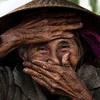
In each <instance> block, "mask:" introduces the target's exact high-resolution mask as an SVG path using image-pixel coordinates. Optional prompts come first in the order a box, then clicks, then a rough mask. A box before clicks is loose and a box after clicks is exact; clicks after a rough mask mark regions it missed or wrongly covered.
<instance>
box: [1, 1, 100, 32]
mask: <svg viewBox="0 0 100 100" xmlns="http://www.w3.org/2000/svg"><path fill="white" fill-rule="evenodd" d="M48 7H49V8H53V9H54V8H65V9H66V8H69V9H75V10H78V11H81V12H85V14H89V16H93V18H94V19H95V18H97V20H98V24H100V18H99V16H98V15H97V14H94V13H93V12H91V11H89V10H87V9H85V8H83V7H80V6H78V5H76V4H74V3H71V2H70V1H68V0H32V1H31V2H29V3H27V4H25V5H23V6H21V7H19V8H17V9H15V10H13V11H12V12H10V13H8V14H6V15H5V16H3V17H1V18H0V34H2V33H3V32H5V31H6V30H7V29H9V28H11V27H13V26H15V25H16V24H18V23H20V21H21V19H22V18H23V17H24V16H25V14H27V13H28V12H30V11H33V10H34V9H35V10H36V9H39V8H48ZM82 16H83V15H82ZM98 27H100V25H99V26H98Z"/></svg>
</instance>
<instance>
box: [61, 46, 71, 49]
mask: <svg viewBox="0 0 100 100" xmlns="http://www.w3.org/2000/svg"><path fill="white" fill-rule="evenodd" d="M61 48H62V49H63V48H69V46H68V45H65V46H62V47H61Z"/></svg>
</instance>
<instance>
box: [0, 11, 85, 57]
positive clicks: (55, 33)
mask: <svg viewBox="0 0 100 100" xmlns="http://www.w3.org/2000/svg"><path fill="white" fill-rule="evenodd" d="M44 15H45V14H44ZM46 16H47V15H46ZM54 16H55V15H51V16H50V15H49V18H42V16H40V17H39V18H35V19H32V18H30V16H28V17H26V19H24V20H23V21H22V23H20V24H19V25H17V26H15V27H13V28H11V29H9V30H8V31H6V32H5V33H3V34H2V35H1V36H0V37H1V42H0V58H2V57H4V56H6V55H7V54H8V53H10V52H11V51H13V50H14V49H16V48H18V47H19V46H21V45H23V44H30V43H38V42H44V41H49V40H52V39H55V38H62V37H63V38H64V37H65V33H66V31H69V30H75V29H79V28H81V27H82V26H83V24H82V23H81V18H80V17H79V16H77V15H76V13H75V12H68V13H66V14H65V17H64V18H63V19H61V17H59V16H60V15H58V19H57V17H56V18H54ZM61 16H62V14H61ZM48 34H49V35H48Z"/></svg>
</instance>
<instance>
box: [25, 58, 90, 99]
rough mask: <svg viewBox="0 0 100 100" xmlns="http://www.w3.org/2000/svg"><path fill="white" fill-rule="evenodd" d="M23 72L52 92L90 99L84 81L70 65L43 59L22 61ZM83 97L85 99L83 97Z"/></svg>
mask: <svg viewBox="0 0 100 100" xmlns="http://www.w3.org/2000/svg"><path fill="white" fill-rule="evenodd" d="M23 64H24V66H25V68H24V72H25V73H26V74H28V75H30V76H31V77H32V79H34V80H35V81H36V82H38V83H39V84H40V85H42V86H43V87H45V88H47V89H48V90H49V91H50V92H51V93H53V94H59V95H63V96H69V97H71V98H72V99H73V100H76V99H75V98H77V100H92V99H90V98H92V96H91V94H90V93H89V91H88V89H87V88H86V86H85V84H84V82H83V81H82V80H80V78H79V77H78V76H77V75H76V72H75V71H74V70H73V69H72V68H71V66H66V67H64V66H58V65H52V64H49V63H47V62H44V61H38V60H36V61H34V62H32V63H30V62H27V61H26V62H24V63H23ZM84 96H85V98H87V99H83V98H84Z"/></svg>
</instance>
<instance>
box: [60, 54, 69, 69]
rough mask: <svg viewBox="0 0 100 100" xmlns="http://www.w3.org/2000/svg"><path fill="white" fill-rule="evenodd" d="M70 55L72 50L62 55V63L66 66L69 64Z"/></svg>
mask: <svg viewBox="0 0 100 100" xmlns="http://www.w3.org/2000/svg"><path fill="white" fill-rule="evenodd" d="M69 55H70V52H67V53H66V54H64V55H63V57H62V65H63V66H64V67H65V66H67V67H68V66H69V61H68V59H69Z"/></svg>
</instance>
